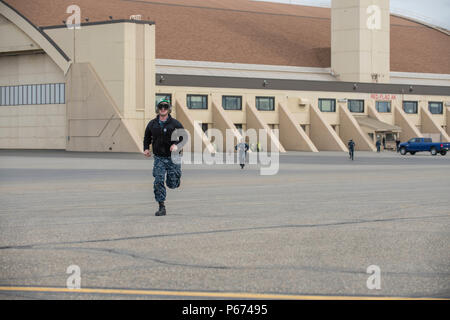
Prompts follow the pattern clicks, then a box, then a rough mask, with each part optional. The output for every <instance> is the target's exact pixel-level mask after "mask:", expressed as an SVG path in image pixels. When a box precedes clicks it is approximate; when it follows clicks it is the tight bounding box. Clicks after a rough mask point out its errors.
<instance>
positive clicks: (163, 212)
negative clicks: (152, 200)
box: [155, 202, 166, 217]
mask: <svg viewBox="0 0 450 320" xmlns="http://www.w3.org/2000/svg"><path fill="white" fill-rule="evenodd" d="M165 215H166V206H165V205H164V202H160V203H159V210H158V211H156V213H155V216H158V217H159V216H165Z"/></svg>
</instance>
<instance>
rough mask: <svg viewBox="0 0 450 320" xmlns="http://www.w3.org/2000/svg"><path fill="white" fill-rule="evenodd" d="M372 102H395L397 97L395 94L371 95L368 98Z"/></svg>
mask: <svg viewBox="0 0 450 320" xmlns="http://www.w3.org/2000/svg"><path fill="white" fill-rule="evenodd" d="M370 97H371V98H372V99H374V100H395V99H397V96H396V95H395V94H375V93H374V94H372V95H371V96H370Z"/></svg>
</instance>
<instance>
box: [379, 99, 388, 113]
mask: <svg viewBox="0 0 450 320" xmlns="http://www.w3.org/2000/svg"><path fill="white" fill-rule="evenodd" d="M376 108H377V111H378V112H381V113H386V112H391V102H390V101H377V102H376Z"/></svg>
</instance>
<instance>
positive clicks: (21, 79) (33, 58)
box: [0, 54, 65, 86]
mask: <svg viewBox="0 0 450 320" xmlns="http://www.w3.org/2000/svg"><path fill="white" fill-rule="evenodd" d="M64 82H65V78H64V74H63V72H62V71H61V69H60V68H59V67H58V66H57V65H56V64H55V63H54V62H53V61H52V59H50V57H49V56H48V55H46V54H32V55H17V56H1V57H0V86H16V85H25V84H45V83H64Z"/></svg>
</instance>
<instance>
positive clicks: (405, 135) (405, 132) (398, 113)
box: [393, 105, 423, 142]
mask: <svg viewBox="0 0 450 320" xmlns="http://www.w3.org/2000/svg"><path fill="white" fill-rule="evenodd" d="M393 111H394V122H395V123H394V124H395V125H396V126H399V127H400V128H402V132H401V133H400V140H401V141H402V142H405V141H408V140H409V139H412V138H415V137H423V135H422V133H421V132H420V131H419V129H418V128H417V126H416V125H415V124H414V123H412V122H411V121H410V119H409V118H408V117H407V115H406V114H405V112H404V111H403V109H402V108H401V107H400V106H398V105H394V106H393Z"/></svg>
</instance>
